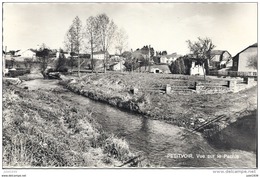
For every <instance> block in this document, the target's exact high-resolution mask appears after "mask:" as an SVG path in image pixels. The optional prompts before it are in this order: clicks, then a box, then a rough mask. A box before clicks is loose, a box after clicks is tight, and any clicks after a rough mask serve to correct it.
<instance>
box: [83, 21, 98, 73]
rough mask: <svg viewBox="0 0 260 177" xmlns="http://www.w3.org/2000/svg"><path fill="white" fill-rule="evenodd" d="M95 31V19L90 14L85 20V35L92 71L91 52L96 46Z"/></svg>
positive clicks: (92, 60) (92, 59)
mask: <svg viewBox="0 0 260 177" xmlns="http://www.w3.org/2000/svg"><path fill="white" fill-rule="evenodd" d="M97 31H98V23H97V19H96V18H95V17H93V16H90V17H89V18H88V19H87V21H86V28H85V36H86V38H87V41H88V43H89V44H90V51H91V68H92V72H93V71H94V68H95V66H94V65H95V62H94V58H93V52H94V50H95V48H97V46H98V34H97Z"/></svg>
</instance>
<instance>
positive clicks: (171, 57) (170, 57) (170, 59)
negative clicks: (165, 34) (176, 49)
mask: <svg viewBox="0 0 260 177" xmlns="http://www.w3.org/2000/svg"><path fill="white" fill-rule="evenodd" d="M177 58H178V55H177V53H172V54H170V55H162V56H161V57H160V63H164V64H171V63H172V62H174V61H175V60H176V59H177Z"/></svg>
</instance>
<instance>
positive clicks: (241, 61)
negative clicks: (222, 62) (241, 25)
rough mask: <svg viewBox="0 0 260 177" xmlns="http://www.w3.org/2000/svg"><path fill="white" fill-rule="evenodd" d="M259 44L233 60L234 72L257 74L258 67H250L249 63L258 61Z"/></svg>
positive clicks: (248, 48)
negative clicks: (254, 60) (254, 59)
mask: <svg viewBox="0 0 260 177" xmlns="http://www.w3.org/2000/svg"><path fill="white" fill-rule="evenodd" d="M257 50H258V49H257V43H255V44H253V45H251V46H249V47H247V48H245V49H244V50H242V51H241V52H239V53H238V54H237V55H236V56H235V57H234V58H233V71H239V72H257V69H256V67H252V66H249V61H250V60H252V59H253V58H254V57H256V59H257Z"/></svg>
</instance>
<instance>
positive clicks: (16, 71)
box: [8, 69, 30, 77]
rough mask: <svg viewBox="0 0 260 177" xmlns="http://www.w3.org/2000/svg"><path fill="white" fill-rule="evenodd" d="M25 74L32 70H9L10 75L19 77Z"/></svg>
mask: <svg viewBox="0 0 260 177" xmlns="http://www.w3.org/2000/svg"><path fill="white" fill-rule="evenodd" d="M24 74H30V70H29V69H19V70H9V73H8V75H9V76H10V77H17V76H21V75H24Z"/></svg>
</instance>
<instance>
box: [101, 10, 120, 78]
mask: <svg viewBox="0 0 260 177" xmlns="http://www.w3.org/2000/svg"><path fill="white" fill-rule="evenodd" d="M96 19H97V24H98V35H99V42H100V46H101V49H102V51H103V52H104V61H103V64H104V72H105V73H106V65H107V55H106V53H107V51H108V49H109V47H110V46H111V44H112V43H113V40H114V37H115V34H116V30H117V26H116V24H115V23H114V22H113V20H110V19H109V17H108V16H107V15H106V14H100V15H98V16H97V17H96Z"/></svg>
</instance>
